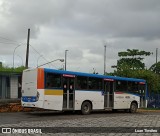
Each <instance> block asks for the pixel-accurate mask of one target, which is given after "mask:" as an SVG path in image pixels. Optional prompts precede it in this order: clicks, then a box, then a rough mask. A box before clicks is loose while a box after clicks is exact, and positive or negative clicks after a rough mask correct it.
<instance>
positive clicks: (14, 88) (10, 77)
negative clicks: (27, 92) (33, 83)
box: [0, 70, 22, 99]
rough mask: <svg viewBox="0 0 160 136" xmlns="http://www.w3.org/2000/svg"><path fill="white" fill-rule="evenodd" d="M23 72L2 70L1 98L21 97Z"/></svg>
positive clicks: (0, 74)
mask: <svg viewBox="0 0 160 136" xmlns="http://www.w3.org/2000/svg"><path fill="white" fill-rule="evenodd" d="M21 79H22V72H13V71H1V70H0V99H12V98H13V99H16V98H20V97H21Z"/></svg>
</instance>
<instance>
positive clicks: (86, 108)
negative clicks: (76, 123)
mask: <svg viewBox="0 0 160 136" xmlns="http://www.w3.org/2000/svg"><path fill="white" fill-rule="evenodd" d="M91 110H92V107H91V103H90V102H88V101H86V102H83V104H82V106H81V112H82V114H83V115H88V114H90V113H91Z"/></svg>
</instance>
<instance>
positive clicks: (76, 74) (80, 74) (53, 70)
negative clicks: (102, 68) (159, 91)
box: [44, 68, 146, 82]
mask: <svg viewBox="0 0 160 136" xmlns="http://www.w3.org/2000/svg"><path fill="white" fill-rule="evenodd" d="M44 71H45V72H49V73H59V74H67V75H75V76H87V77H96V78H104V79H105V78H106V79H114V80H123V81H135V82H146V81H145V80H144V79H137V78H126V77H119V76H108V75H100V74H89V73H82V72H73V71H64V70H56V69H49V68H44Z"/></svg>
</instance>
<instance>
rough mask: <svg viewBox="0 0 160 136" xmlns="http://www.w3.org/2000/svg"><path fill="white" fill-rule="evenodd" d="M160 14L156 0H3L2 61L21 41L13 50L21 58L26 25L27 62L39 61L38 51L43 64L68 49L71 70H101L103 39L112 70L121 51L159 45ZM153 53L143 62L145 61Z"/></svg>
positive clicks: (9, 57) (0, 14) (0, 5)
mask: <svg viewBox="0 0 160 136" xmlns="http://www.w3.org/2000/svg"><path fill="white" fill-rule="evenodd" d="M159 13H160V1H159V0H152V1H151V0H141V1H139V0H134V1H133V0H112V1H111V0H99V1H98V0H76V1H75V0H67V1H66V0H45V1H44V0H34V1H33V0H27V1H26V0H14V1H11V0H1V1H0V20H1V25H0V30H1V32H0V48H1V50H0V61H2V59H1V58H3V61H4V59H6V61H5V63H6V64H7V65H12V61H11V60H12V56H13V51H14V49H15V48H16V46H18V44H20V43H21V44H23V46H21V47H18V48H17V49H16V52H15V55H20V56H21V57H22V58H23V61H25V50H26V41H27V29H28V28H30V29H31V35H30V44H31V46H32V47H30V56H29V57H30V59H29V60H30V62H29V65H30V66H31V67H35V66H37V59H38V58H39V56H40V54H42V55H43V57H44V58H45V59H44V58H43V57H41V58H40V59H39V63H41V64H42V63H45V62H46V60H48V61H51V60H54V59H57V58H64V51H65V50H66V49H67V50H69V51H68V54H67V55H68V56H67V59H68V60H67V61H68V68H69V69H70V70H79V71H83V72H85V71H86V72H91V71H93V68H95V69H96V70H97V71H98V72H100V73H103V61H104V60H103V53H104V44H105V43H107V55H106V56H107V70H108V71H112V69H111V66H112V65H115V63H116V60H117V59H118V55H117V54H118V52H119V51H124V50H126V49H128V48H130V49H133V48H136V49H141V50H146V51H151V52H154V51H155V49H156V48H157V47H158V45H159V44H160V39H159V37H160V27H159V24H160V14H159ZM4 38H6V39H4ZM9 39H11V40H9ZM34 49H36V51H35V50H34ZM37 51H38V53H37ZM6 56H7V57H6ZM154 57H155V56H154V55H153V56H152V57H150V58H149V59H148V60H149V61H146V63H147V65H148V66H149V65H151V63H152V62H153V60H154ZM15 59H16V60H19V61H20V58H18V57H15ZM16 60H15V65H18V62H17V63H16ZM53 64H56V65H57V67H61V66H62V65H63V64H62V63H60V62H55V63H53ZM54 66H55V65H54ZM57 67H56V68H57Z"/></svg>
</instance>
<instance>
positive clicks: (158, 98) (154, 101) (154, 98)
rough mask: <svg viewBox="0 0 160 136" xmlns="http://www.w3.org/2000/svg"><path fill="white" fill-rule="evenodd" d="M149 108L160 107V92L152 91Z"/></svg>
mask: <svg viewBox="0 0 160 136" xmlns="http://www.w3.org/2000/svg"><path fill="white" fill-rule="evenodd" d="M147 107H148V108H160V93H151V94H150V95H149V98H148V106H147Z"/></svg>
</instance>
